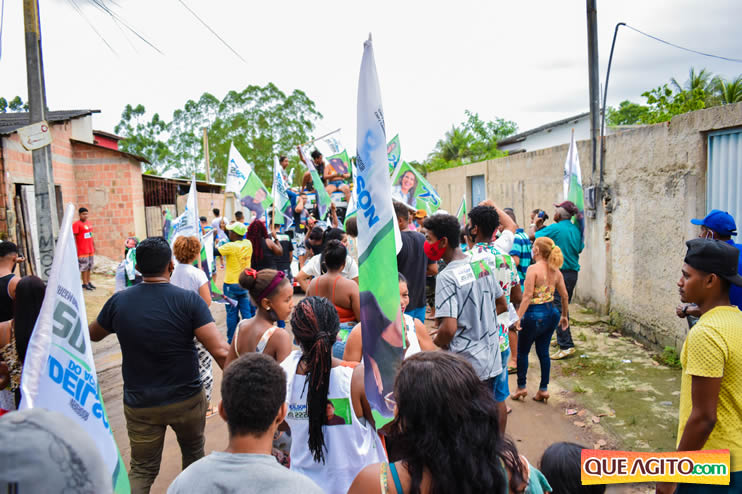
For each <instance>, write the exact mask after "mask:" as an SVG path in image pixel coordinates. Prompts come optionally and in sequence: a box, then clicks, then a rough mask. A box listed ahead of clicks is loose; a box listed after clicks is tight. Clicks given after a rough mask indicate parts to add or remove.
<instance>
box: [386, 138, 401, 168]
mask: <svg viewBox="0 0 742 494" xmlns="http://www.w3.org/2000/svg"><path fill="white" fill-rule="evenodd" d="M386 157H387V159H388V160H389V173H392V171H394V169H395V168H397V165H398V164H399V160H401V159H402V145H401V144H400V143H399V134H397V135H395V136H394V137H393V138H392V140H391V141H389V142H388V143H387V144H386Z"/></svg>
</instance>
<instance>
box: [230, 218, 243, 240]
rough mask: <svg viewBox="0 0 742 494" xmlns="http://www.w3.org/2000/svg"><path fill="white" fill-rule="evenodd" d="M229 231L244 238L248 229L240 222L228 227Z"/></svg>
mask: <svg viewBox="0 0 742 494" xmlns="http://www.w3.org/2000/svg"><path fill="white" fill-rule="evenodd" d="M227 230H229V231H231V232H235V233H236V234H237V235H241V236H243V237H244V236H245V234H246V233H247V227H246V226H245V224H244V223H240V222H239V221H234V222H232V223H230V224H229V225H227Z"/></svg>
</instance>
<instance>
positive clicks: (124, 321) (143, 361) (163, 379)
mask: <svg viewBox="0 0 742 494" xmlns="http://www.w3.org/2000/svg"><path fill="white" fill-rule="evenodd" d="M136 258H137V266H136V269H137V270H138V271H139V272H140V273H142V283H140V284H138V285H135V286H132V287H129V288H127V289H126V290H123V291H120V292H118V293H115V294H114V295H113V296H112V297H111V298H110V299H108V301H107V302H106V304H105V305H104V306H103V309H101V311H100V314H98V318H97V319H96V320H95V321H93V322H92V323H91V324H90V328H89V330H90V339H91V340H93V341H100V340H102V339H103V338H105V337H106V336H108V335H110V334H111V333H115V334H116V336H117V337H118V340H119V344H120V345H121V354H122V357H123V362H122V364H121V372H122V374H123V377H124V415H125V416H126V428H127V430H128V433H129V441H130V443H131V471H130V473H129V481H130V483H131V491H132V492H133V493H136V492H149V489H150V487H151V486H152V484H153V483H154V480H155V477H157V473H158V472H159V470H160V459H161V457H162V445H163V441H164V439H165V430H166V429H167V426H168V425H169V426H170V427H172V428H173V431H175V434H176V436H177V438H178V443H179V444H180V448H181V454H182V456H183V468H185V467H187V466H188V465H190V464H191V463H193V462H194V461H196V460H198V459H199V458H201V457H203V456H204V426H205V425H206V408H207V403H206V397H205V395H204V392H203V391H202V389H201V382H200V380H199V373H198V357H197V353H196V347H195V345H194V342H193V338H194V336H195V337H196V338H197V339H198V341H200V342H201V343H202V344H203V345H204V347H206V350H208V351H209V353H211V355H212V356H213V357H214V360H216V363H217V364H218V365H219V367H222V366H223V365H224V361H225V359H226V357H227V352H228V351H229V346H228V344H227V341H226V339H225V338H224V336H223V335H222V334H221V333H220V332H219V330H218V329H217V327H216V324H215V323H214V318H213V317H212V316H211V312H210V311H209V308H208V307H207V305H206V302H204V301H203V299H202V298H201V297H199V295H198V294H197V293H196V292H192V291H188V290H183V289H181V288H178V287H177V286H175V285H171V284H170V274H171V273H172V271H173V261H172V252H171V250H170V246H169V245H168V243H167V241H166V240H165V239H164V238H162V237H151V238H148V239H146V240H144V241H142V242H141V243H140V244H139V245H138V246H137V252H136Z"/></svg>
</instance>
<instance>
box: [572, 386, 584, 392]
mask: <svg viewBox="0 0 742 494" xmlns="http://www.w3.org/2000/svg"><path fill="white" fill-rule="evenodd" d="M572 391H574V392H575V393H587V390H586V389H585V388H583V387H582V386H580V385H579V384H575V387H574V388H572Z"/></svg>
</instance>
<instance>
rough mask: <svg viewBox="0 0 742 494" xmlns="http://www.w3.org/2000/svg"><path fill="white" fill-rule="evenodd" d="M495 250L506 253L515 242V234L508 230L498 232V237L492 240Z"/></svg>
mask: <svg viewBox="0 0 742 494" xmlns="http://www.w3.org/2000/svg"><path fill="white" fill-rule="evenodd" d="M493 243H494V244H495V247H497V250H499V251H500V252H502V253H503V254H508V253H509V252H510V251H511V250H513V244H514V243H515V234H514V233H513V232H511V231H510V230H503V231H502V233H500V237H499V238H498V239H497V240H495V241H494V242H493Z"/></svg>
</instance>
